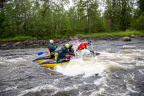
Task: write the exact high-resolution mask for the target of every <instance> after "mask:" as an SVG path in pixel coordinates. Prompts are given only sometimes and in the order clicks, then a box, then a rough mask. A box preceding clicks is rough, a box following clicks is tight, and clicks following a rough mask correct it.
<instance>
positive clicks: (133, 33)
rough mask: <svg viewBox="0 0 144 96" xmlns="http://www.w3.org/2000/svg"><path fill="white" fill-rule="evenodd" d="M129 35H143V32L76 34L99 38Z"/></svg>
mask: <svg viewBox="0 0 144 96" xmlns="http://www.w3.org/2000/svg"><path fill="white" fill-rule="evenodd" d="M131 35H144V31H143V32H142V31H119V32H99V33H87V34H77V36H80V37H85V36H89V37H100V36H121V37H124V36H131Z"/></svg>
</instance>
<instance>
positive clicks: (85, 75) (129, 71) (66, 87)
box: [0, 38, 144, 96]
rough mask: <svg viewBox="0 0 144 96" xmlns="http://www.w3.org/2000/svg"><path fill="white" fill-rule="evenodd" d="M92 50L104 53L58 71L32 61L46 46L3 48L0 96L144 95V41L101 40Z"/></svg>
mask: <svg viewBox="0 0 144 96" xmlns="http://www.w3.org/2000/svg"><path fill="white" fill-rule="evenodd" d="M59 47H60V46H59ZM91 48H92V49H94V50H95V51H96V52H99V53H101V54H100V55H99V56H96V57H87V58H76V57H75V58H73V59H72V60H71V61H70V62H69V63H68V64H66V65H63V66H60V65H58V66H56V67H55V68H54V69H50V68H46V67H41V66H39V65H38V63H36V62H32V60H33V59H35V58H37V57H38V55H37V53H38V52H41V51H47V49H46V48H45V47H44V46H42V47H27V48H13V49H5V48H4V49H2V48H1V49H0V96H144V38H141V39H134V38H133V39H132V41H130V42H124V41H120V40H119V41H105V40H102V41H101V40H99V41H94V42H93V46H92V47H91ZM44 55H46V54H43V56H44Z"/></svg>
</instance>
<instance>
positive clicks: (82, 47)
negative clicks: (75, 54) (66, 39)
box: [77, 42, 90, 50]
mask: <svg viewBox="0 0 144 96" xmlns="http://www.w3.org/2000/svg"><path fill="white" fill-rule="evenodd" d="M89 44H90V43H88V42H84V43H81V44H80V45H79V46H78V48H77V50H82V49H87V45H89Z"/></svg>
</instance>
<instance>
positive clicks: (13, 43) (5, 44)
mask: <svg viewBox="0 0 144 96" xmlns="http://www.w3.org/2000/svg"><path fill="white" fill-rule="evenodd" d="M143 37H144V35H131V36H129V37H128V36H126V37H121V36H99V37H89V36H85V37H79V36H75V37H73V38H74V39H75V40H79V41H82V42H84V41H89V40H92V41H94V40H123V41H131V38H143ZM52 39H53V40H54V41H55V44H62V43H66V42H68V41H69V37H66V38H52ZM49 40H50V39H32V40H9V41H0V47H1V48H11V47H25V46H40V45H47V44H48V43H49Z"/></svg>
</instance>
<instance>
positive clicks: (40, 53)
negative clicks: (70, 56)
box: [37, 52, 50, 56]
mask: <svg viewBox="0 0 144 96" xmlns="http://www.w3.org/2000/svg"><path fill="white" fill-rule="evenodd" d="M43 53H48V56H50V52H39V53H37V54H38V56H40V55H42V54H43Z"/></svg>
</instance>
